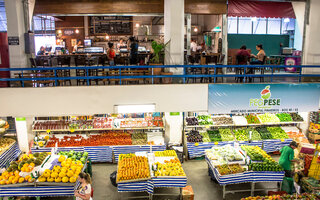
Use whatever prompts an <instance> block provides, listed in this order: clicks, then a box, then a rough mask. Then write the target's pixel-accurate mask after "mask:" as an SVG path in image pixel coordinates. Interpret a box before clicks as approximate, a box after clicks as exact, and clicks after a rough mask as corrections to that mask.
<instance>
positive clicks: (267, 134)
mask: <svg viewBox="0 0 320 200" xmlns="http://www.w3.org/2000/svg"><path fill="white" fill-rule="evenodd" d="M256 131H258V132H259V133H260V136H261V139H263V140H268V139H272V138H273V137H272V135H271V133H270V132H269V131H268V129H267V128H266V127H257V128H256Z"/></svg>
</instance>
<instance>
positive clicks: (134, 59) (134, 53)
mask: <svg viewBox="0 0 320 200" xmlns="http://www.w3.org/2000/svg"><path fill="white" fill-rule="evenodd" d="M129 41H130V64H131V65H136V64H137V63H138V46H139V45H138V43H137V42H136V40H135V38H134V37H133V36H132V37H130V38H129Z"/></svg>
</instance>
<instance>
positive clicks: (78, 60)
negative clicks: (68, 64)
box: [74, 56, 87, 85]
mask: <svg viewBox="0 0 320 200" xmlns="http://www.w3.org/2000/svg"><path fill="white" fill-rule="evenodd" d="M74 63H75V65H76V67H80V66H83V67H85V66H86V58H85V57H84V56H76V57H75V58H74ZM76 76H81V77H85V76H87V73H86V70H84V69H76ZM77 85H86V79H77Z"/></svg>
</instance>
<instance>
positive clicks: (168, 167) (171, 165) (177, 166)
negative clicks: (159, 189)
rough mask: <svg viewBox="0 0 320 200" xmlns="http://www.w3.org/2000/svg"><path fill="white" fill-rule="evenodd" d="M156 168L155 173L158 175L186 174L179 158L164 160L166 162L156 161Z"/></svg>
mask: <svg viewBox="0 0 320 200" xmlns="http://www.w3.org/2000/svg"><path fill="white" fill-rule="evenodd" d="M155 165H156V169H157V170H155V172H154V175H155V176H156V177H158V176H186V174H185V173H184V171H183V169H182V165H181V163H180V161H179V159H178V158H174V159H171V160H169V161H166V160H165V161H164V163H160V162H156V163H155Z"/></svg>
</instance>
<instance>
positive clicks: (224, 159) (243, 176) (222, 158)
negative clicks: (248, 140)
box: [206, 145, 284, 199]
mask: <svg viewBox="0 0 320 200" xmlns="http://www.w3.org/2000/svg"><path fill="white" fill-rule="evenodd" d="M206 162H207V164H208V171H209V175H210V176H211V179H214V180H217V181H218V183H219V185H221V186H222V187H223V199H224V198H225V195H226V194H228V193H235V192H243V191H250V192H251V195H252V196H253V194H254V191H255V183H257V182H282V179H283V177H284V171H283V170H282V168H281V167H280V166H279V164H278V163H276V162H275V161H274V160H273V159H272V158H271V157H270V156H269V155H268V154H267V153H266V152H265V151H263V150H262V149H261V148H260V147H258V146H249V145H242V146H241V147H240V148H239V147H233V146H231V145H226V146H221V147H213V148H212V149H209V150H206ZM246 182H247V183H251V188H250V189H248V190H241V191H240V190H239V191H237V190H232V191H229V190H226V186H227V185H230V184H239V183H246ZM268 189H270V188H268Z"/></svg>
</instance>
